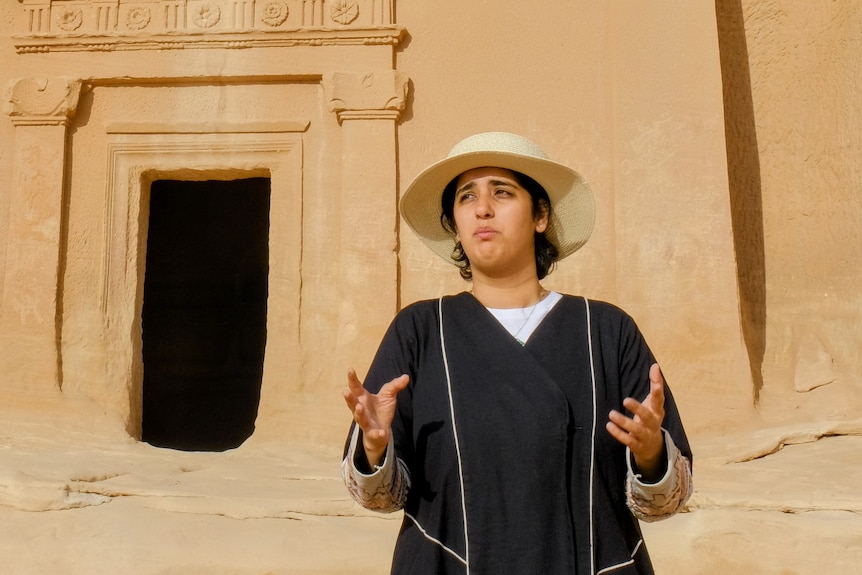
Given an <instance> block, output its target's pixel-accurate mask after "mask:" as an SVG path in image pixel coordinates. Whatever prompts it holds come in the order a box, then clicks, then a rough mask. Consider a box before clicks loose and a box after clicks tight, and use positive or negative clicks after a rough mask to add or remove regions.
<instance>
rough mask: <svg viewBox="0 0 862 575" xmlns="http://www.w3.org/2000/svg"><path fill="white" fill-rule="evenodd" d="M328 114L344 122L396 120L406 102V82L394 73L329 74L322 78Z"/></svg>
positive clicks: (404, 77) (380, 71) (401, 76)
mask: <svg viewBox="0 0 862 575" xmlns="http://www.w3.org/2000/svg"><path fill="white" fill-rule="evenodd" d="M323 89H324V91H325V94H326V100H327V105H328V106H329V110H330V111H332V112H335V113H336V114H337V115H338V121H339V123H340V122H342V121H343V120H345V119H363V120H375V119H380V120H398V118H399V117H400V115H401V111H402V110H404V106H405V104H406V102H407V89H408V78H407V75H406V74H403V73H401V72H398V71H395V70H378V71H373V72H361V73H359V72H332V73H330V74H326V75H324V77H323Z"/></svg>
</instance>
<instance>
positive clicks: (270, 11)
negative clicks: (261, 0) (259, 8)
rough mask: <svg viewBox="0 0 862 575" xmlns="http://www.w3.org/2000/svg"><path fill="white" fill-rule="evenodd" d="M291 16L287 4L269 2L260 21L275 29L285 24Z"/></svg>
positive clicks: (264, 7)
mask: <svg viewBox="0 0 862 575" xmlns="http://www.w3.org/2000/svg"><path fill="white" fill-rule="evenodd" d="M289 14H290V10H289V9H288V7H287V3H286V2H282V1H280V0H278V1H274V2H267V3H266V4H264V5H263V12H262V14H261V17H260V20H261V22H263V23H264V24H266V25H267V26H272V27H273V28H274V27H276V26H281V25H282V24H284V22H285V20H287V17H288V15H289Z"/></svg>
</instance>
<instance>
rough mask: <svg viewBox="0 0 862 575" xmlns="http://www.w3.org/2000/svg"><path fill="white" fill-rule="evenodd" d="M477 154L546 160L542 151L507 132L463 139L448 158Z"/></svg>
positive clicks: (453, 148)
mask: <svg viewBox="0 0 862 575" xmlns="http://www.w3.org/2000/svg"><path fill="white" fill-rule="evenodd" d="M477 152H497V153H503V154H514V155H517V156H528V157H531V158H540V159H542V160H547V159H548V156H547V155H546V154H545V152H544V151H542V149H541V148H540V147H539V146H537V145H536V144H534V143H533V142H532V141H530V140H528V139H527V138H525V137H523V136H519V135H517V134H510V133H509V132H483V133H481V134H474V135H473V136H470V137H468V138H464V139H463V140H461V141H460V142H458V143H457V144H455V145H454V146H453V147H452V149H451V150H450V151H449V156H448V157H449V158H453V157H455V156H463V155H465V154H473V153H477Z"/></svg>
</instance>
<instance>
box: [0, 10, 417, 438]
mask: <svg viewBox="0 0 862 575" xmlns="http://www.w3.org/2000/svg"><path fill="white" fill-rule="evenodd" d="M19 3H20V9H21V11H20V12H19V20H18V30H17V33H16V34H15V36H14V45H15V49H16V50H17V52H18V54H19V56H20V57H21V58H23V59H25V60H26V59H28V58H35V59H38V62H39V63H38V65H36V66H34V67H33V72H34V75H33V76H21V77H18V78H13V79H11V80H8V81H7V86H6V91H5V97H4V112H5V114H6V115H7V118H9V119H10V120H11V122H12V125H13V126H14V144H13V146H12V148H11V149H12V150H13V151H14V159H13V164H14V166H15V171H14V175H13V180H12V185H11V186H10V187H9V190H10V194H9V196H8V209H9V211H10V213H14V214H17V215H21V217H17V216H16V217H14V218H12V219H11V220H10V226H11V227H10V228H9V229H8V232H7V234H6V236H5V240H6V243H7V245H6V249H5V252H4V253H5V254H6V259H5V262H3V263H4V266H3V270H4V271H3V273H2V275H0V280H2V288H3V291H2V294H3V306H2V308H0V342H2V348H3V353H0V374H2V378H3V387H4V388H5V389H7V390H10V391H14V392H15V393H18V394H20V395H22V396H26V397H40V398H42V400H47V401H62V399H61V398H62V397H63V395H64V394H65V395H74V396H80V397H90V398H93V399H94V400H95V401H96V402H97V403H99V404H100V405H102V406H103V408H104V409H105V410H106V412H107V413H111V414H113V415H114V416H115V417H117V418H118V419H119V420H121V421H122V422H123V425H124V426H125V428H126V430H127V431H128V432H129V433H130V434H131V435H132V436H133V437H138V438H140V437H141V433H142V394H143V392H142V388H143V386H144V379H145V378H144V371H145V366H144V365H143V362H142V341H143V330H142V326H141V312H142V306H143V300H144V277H145V274H146V256H145V254H146V244H147V229H148V202H149V193H150V192H149V190H150V186H151V185H152V183H153V182H154V181H156V180H159V179H164V178H167V179H172V180H180V181H182V180H187V181H201V180H233V179H236V178H243V177H263V178H267V179H268V180H269V182H270V194H271V198H272V199H271V207H270V215H269V217H270V220H271V227H270V230H271V231H270V236H269V242H270V247H269V257H270V262H269V266H268V268H269V272H268V274H269V275H268V277H269V280H268V281H269V286H268V293H269V297H268V304H267V330H266V332H267V344H266V345H267V351H266V354H265V364H264V370H263V376H262V382H261V392H260V395H261V402H260V409H259V417H258V421H257V432H258V433H260V434H262V435H266V434H267V433H273V434H279V433H281V434H283V433H284V430H283V423H284V421H285V419H286V418H297V417H300V418H301V417H302V413H303V410H304V405H303V404H304V403H305V402H308V401H314V395H312V396H308V395H307V394H305V395H304V394H303V393H301V390H302V388H303V387H305V385H306V382H307V381H308V380H309V379H311V378H312V376H311V375H310V372H309V371H308V367H307V366H308V365H314V364H318V363H319V359H317V358H316V357H314V358H310V356H309V354H311V355H315V353H316V352H315V351H314V350H312V349H309V348H308V347H307V346H308V345H309V344H308V342H309V340H310V341H319V340H320V338H321V337H325V335H324V334H336V333H340V334H341V335H340V336H339V337H338V338H337V339H339V340H340V343H339V346H338V348H337V350H335V353H336V356H335V358H334V359H335V360H336V361H337V362H338V363H339V364H344V365H348V364H354V363H360V362H362V361H364V358H366V357H367V356H368V355H370V354H371V353H372V352H373V348H374V346H375V345H376V342H375V341H374V340H375V339H376V338H377V337H379V336H380V335H382V332H383V330H384V329H385V327H386V325H387V324H388V322H389V319H390V318H391V317H392V314H393V313H394V312H395V311H396V309H397V305H398V304H397V302H398V296H397V268H396V258H395V255H394V252H393V247H394V246H395V245H396V241H397V240H396V236H395V230H396V227H397V225H396V213H395V211H394V208H393V207H392V206H393V205H394V202H395V200H396V199H397V192H396V190H397V166H396V163H395V159H396V157H397V153H396V124H397V122H398V121H399V118H400V116H401V113H402V111H403V110H404V109H405V106H406V101H407V90H408V79H407V77H406V76H405V75H404V74H403V73H400V72H398V71H396V70H395V69H394V68H393V62H394V58H393V50H394V49H395V48H396V47H397V46H398V44H399V43H400V41H401V40H402V39H403V37H404V35H405V30H404V29H403V28H401V27H399V26H397V25H396V24H395V23H394V2H393V1H392V0H385V1H383V0H360V1H353V0H351V1H336V0H264V1H261V0H236V1H234V0H230V1H229V0H207V1H199V0H170V1H166V0H153V1H147V0H134V1H131V0H112V1H104V0H19ZM215 50H220V51H222V53H224V52H225V51H226V52H228V53H234V54H236V55H237V57H238V59H231V61H232V63H230V64H227V65H224V64H223V63H219V64H217V66H218V68H217V69H214V68H213V60H212V54H214V51H215ZM68 52H77V53H79V56H75V60H74V62H73V64H72V65H69V60H68V59H67V58H68V56H66V55H65V54H66V53H68ZM114 53H122V54H123V56H122V58H121V59H120V60H116V59H115V58H114V57H113V55H114ZM23 69H24V68H21V70H23ZM61 69H62V70H63V76H59V75H57V74H56V73H54V74H52V73H51V71H52V70H61ZM46 74H47V76H46ZM215 78H217V81H215V80H214V79H215ZM152 88H160V90H158V91H157V92H152ZM175 91H178V92H180V93H182V98H181V99H180V100H179V101H172V100H171V96H170V94H171V93H172V92H175ZM267 92H268V93H271V94H273V95H275V96H274V97H270V98H268V99H267V101H266V103H264V104H262V105H260V106H259V107H258V108H256V107H255V103H254V102H255V97H256V96H258V95H260V94H265V93H267ZM144 93H158V94H160V96H158V97H156V98H155V99H153V98H150V97H148V96H146V95H144ZM219 94H221V96H219ZM136 98H142V100H141V102H143V104H142V108H144V110H139V111H135V110H134V109H133V108H129V107H128V105H127V104H124V102H125V101H126V100H127V99H131V100H134V99H136ZM213 98H221V99H223V100H227V101H228V103H227V104H221V105H219V104H218V103H217V102H216V101H215V100H213ZM279 99H281V100H283V101H284V102H285V104H287V105H286V106H285V105H279V104H278V100H279ZM156 101H159V102H162V104H160V105H159V106H157V108H156V109H153V110H151V111H147V110H146V108H147V104H148V103H151V102H156ZM211 103H212V105H215V106H216V110H220V111H215V110H214V111H213V112H209V111H207V109H208V106H209V105H210V104H211ZM319 104H323V105H322V106H321V105H319ZM219 106H220V107H219ZM81 107H83V108H84V109H85V110H86V111H85V112H84V114H85V116H86V118H85V119H84V121H82V122H76V112H77V111H78V110H79V109H80V108H81ZM77 118H78V119H79V118H80V115H79V116H77ZM94 118H99V120H100V123H99V124H98V125H96V124H93V123H91V121H92V120H93V119H94ZM84 142H89V144H85V143H84ZM69 152H71V154H69ZM83 174H87V175H86V176H83ZM315 174H325V175H323V176H318V175H315ZM100 175H101V176H100ZM342 182H343V183H344V184H342ZM348 182H349V184H350V185H346V183H348ZM327 186H328V187H331V188H334V189H337V188H338V187H341V186H344V188H345V189H344V191H343V192H341V197H340V198H338V206H337V208H336V209H333V208H332V207H331V206H330V202H329V201H328V200H326V195H327V193H330V192H328V191H327V190H326V189H325V188H326V187H327ZM369 194H370V195H369ZM81 204H87V205H91V206H92V208H91V209H90V210H89V211H88V212H79V211H78V208H77V206H78V205H81ZM342 206H344V208H342ZM381 212H384V213H386V214H387V215H386V216H384V217H383V219H384V220H388V222H387V221H381V215H380V214H381ZM324 213H325V214H326V215H325V216H324ZM322 218H325V219H327V220H328V221H329V222H331V223H333V224H334V225H335V226H336V228H337V229H339V230H341V229H345V230H347V229H352V228H355V226H356V223H357V222H358V221H376V222H378V223H380V224H382V225H380V226H379V227H378V226H375V227H373V228H369V230H368V233H367V234H366V236H365V238H364V239H362V240H357V239H356V238H354V237H352V236H350V235H345V236H344V237H343V238H341V239H337V238H334V237H333V236H332V235H331V234H330V235H328V236H327V237H322V236H319V232H318V230H317V229H315V228H314V227H308V226H307V224H306V223H305V220H306V219H310V220H320V219H322ZM333 218H334V219H333ZM333 240H335V243H333ZM78 248H80V250H79V249H78ZM333 254H336V257H335V258H334V260H335V261H337V263H338V269H337V271H326V268H327V266H328V265H329V263H327V260H326V258H327V257H332V255H333ZM304 258H308V259H310V260H311V262H310V263H309V261H307V260H306V262H305V264H303V259H304ZM371 261H373V262H375V264H374V266H373V267H372V268H369V267H368V266H367V262H371ZM315 262H320V263H315ZM351 270H353V272H351ZM331 273H344V274H346V275H347V276H349V277H353V278H354V280H353V281H346V282H326V285H325V286H323V287H320V288H319V289H318V288H313V289H312V288H310V287H309V286H315V285H316V282H317V279H316V278H327V277H329V274H331ZM363 293H364V294H365V295H364V296H363V295H361V294H363ZM357 296H359V297H357ZM362 300H366V301H367V302H368V303H366V304H363V305H361V306H359V305H346V306H341V307H340V308H338V307H336V309H334V310H333V302H339V301H340V302H354V303H355V302H358V301H362ZM321 317H329V318H330V319H328V320H323V321H318V320H317V319H314V318H321ZM309 318H312V319H309ZM303 320H304V321H303ZM365 334H375V335H374V337H368V338H366V337H365ZM330 359H332V357H330ZM315 369H316V368H315Z"/></svg>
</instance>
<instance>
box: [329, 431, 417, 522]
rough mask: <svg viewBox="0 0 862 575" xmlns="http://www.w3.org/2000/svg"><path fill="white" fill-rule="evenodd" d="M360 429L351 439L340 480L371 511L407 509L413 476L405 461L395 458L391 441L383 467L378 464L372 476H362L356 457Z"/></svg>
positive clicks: (369, 474) (354, 497)
mask: <svg viewBox="0 0 862 575" xmlns="http://www.w3.org/2000/svg"><path fill="white" fill-rule="evenodd" d="M359 433H360V432H359V427H358V426H356V427H355V428H354V431H353V434H352V435H351V436H350V444H349V446H348V449H347V455H346V456H345V457H344V460H343V461H342V462H341V477H342V479H344V484H345V485H346V486H347V490H348V492H349V493H350V496H351V497H353V500H354V501H356V502H357V503H358V504H359V505H361V506H362V507H364V508H366V509H370V510H372V511H379V512H381V513H391V512H393V511H398V510H399V509H401V508H403V507H404V503H405V502H406V500H407V492H408V491H409V489H410V474H409V472H408V470H407V466H406V465H405V464H404V462H403V461H401V460H400V459H398V458H397V457H395V448H394V447H393V445H392V442H389V445H388V446H387V448H386V454H385V455H384V457H383V463H382V464H381V465H375V466H374V468H375V469H374V471H373V472H372V473H362V472H361V471H359V470H358V469H357V468H356V464H355V459H354V458H355V455H356V449H357V445H358V444H359Z"/></svg>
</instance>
